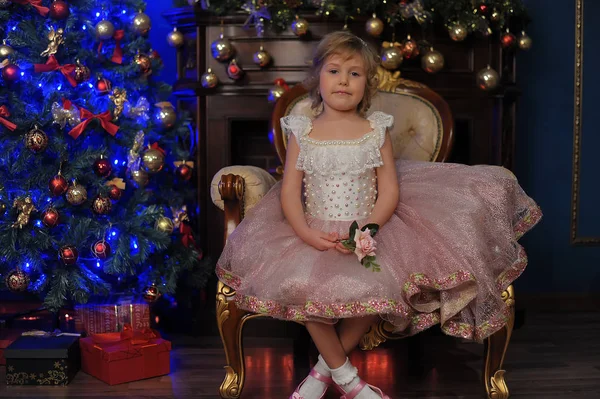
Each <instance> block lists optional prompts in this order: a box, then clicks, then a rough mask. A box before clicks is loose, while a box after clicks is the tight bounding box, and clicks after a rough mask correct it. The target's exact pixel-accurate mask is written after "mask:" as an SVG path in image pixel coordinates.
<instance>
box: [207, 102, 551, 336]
mask: <svg viewBox="0 0 600 399" xmlns="http://www.w3.org/2000/svg"><path fill="white" fill-rule="evenodd" d="M368 119H369V121H370V123H371V127H372V130H371V132H369V133H368V134H366V135H365V136H363V137H362V138H360V139H357V140H336V141H318V140H314V139H312V138H310V137H309V133H310V131H311V129H312V124H311V121H310V119H308V118H306V117H302V116H288V117H285V118H282V120H281V123H282V127H283V129H284V131H286V133H288V134H291V135H290V139H292V138H291V136H292V135H293V136H294V137H295V138H296V139H297V141H298V144H299V147H300V154H299V157H298V162H297V164H296V169H298V170H302V171H304V192H303V199H304V205H305V215H306V220H307V222H308V225H309V226H310V227H312V228H315V229H320V230H322V231H325V232H332V231H335V232H337V233H339V234H344V233H348V230H349V227H350V224H351V223H352V221H354V220H357V221H358V222H359V224H360V222H361V221H364V220H365V219H366V218H367V217H368V215H369V214H370V212H371V209H372V208H373V207H374V206H375V200H376V197H377V190H376V187H377V185H376V182H377V178H376V168H377V167H379V166H381V165H383V161H382V158H381V153H380V151H379V149H380V148H381V146H382V145H383V143H384V140H385V132H386V128H387V127H389V126H391V125H392V124H393V117H392V116H390V115H387V114H384V113H382V112H375V113H373V114H372V115H371V116H370V117H369V118H368ZM396 169H397V173H398V181H399V185H400V200H399V202H398V206H397V207H396V209H395V211H394V214H393V215H392V217H391V218H390V220H389V221H388V222H387V223H386V224H385V225H383V226H381V229H380V230H379V232H378V233H377V235H376V236H375V240H376V241H377V251H376V255H377V261H378V263H379V264H380V266H381V271H380V272H373V271H372V270H371V269H366V268H365V267H364V266H362V265H361V264H360V263H359V261H358V258H357V257H356V255H354V254H342V253H340V252H338V251H336V250H335V249H332V250H328V251H319V250H317V249H315V248H313V247H311V246H309V245H308V244H306V243H304V241H302V240H301V239H300V238H299V237H298V236H297V235H296V234H295V233H294V231H293V229H292V227H291V226H290V225H289V223H288V222H287V220H286V218H285V216H284V215H283V211H282V209H281V201H280V194H281V183H277V184H276V185H275V186H274V187H273V188H272V189H271V190H270V191H269V192H268V193H267V194H266V195H265V197H264V198H263V199H262V200H261V201H260V202H259V203H258V204H257V205H256V206H255V207H254V208H252V209H251V210H250V211H249V212H248V214H247V215H246V216H245V218H244V219H243V221H242V223H241V224H240V225H239V226H238V227H237V228H236V229H235V230H234V232H233V233H232V234H231V236H230V237H229V240H228V241H227V244H226V246H225V249H224V250H223V253H222V255H221V257H220V259H219V261H218V263H217V270H216V272H217V275H218V277H219V279H220V280H221V281H222V282H223V283H225V284H227V285H229V286H230V287H232V288H234V289H235V290H236V295H235V298H234V300H235V301H236V304H237V306H238V307H239V308H241V309H246V310H249V311H252V312H255V313H265V314H268V315H270V316H272V317H275V318H279V319H285V320H296V321H306V320H313V321H320V322H327V323H334V322H336V321H338V320H339V319H341V318H348V317H356V316H364V315H371V314H377V315H379V316H381V318H383V319H385V320H387V321H389V322H390V323H392V324H393V325H394V326H395V331H396V332H397V333H400V334H406V335H412V334H415V333H418V332H420V331H423V330H425V329H427V328H429V327H431V326H433V325H435V324H440V325H441V328H442V331H443V332H444V333H446V334H449V335H452V336H457V337H462V338H466V339H472V340H475V341H481V340H483V339H484V338H486V337H488V336H489V335H491V334H493V333H494V332H495V331H497V330H499V329H500V328H502V327H503V326H504V325H505V323H506V322H507V320H508V316H509V310H510V309H509V308H508V307H507V306H506V304H505V303H504V301H503V300H502V297H501V294H502V291H503V290H504V289H505V288H506V287H508V286H509V285H510V284H511V283H512V282H513V281H514V280H515V279H516V278H517V277H519V275H521V273H522V272H523V270H524V269H525V266H526V264H527V256H526V254H525V251H524V250H523V248H522V247H521V245H519V244H518V243H517V240H518V239H519V238H520V237H521V236H522V235H523V234H524V233H525V232H526V231H528V230H529V229H531V228H532V227H533V226H534V225H535V224H536V223H537V222H538V221H539V219H540V218H541V216H542V214H541V211H540V209H539V208H538V206H537V205H536V204H535V202H534V201H533V200H532V199H531V198H529V197H528V196H527V195H526V194H525V193H524V191H523V190H522V188H521V187H520V186H519V184H518V182H517V180H516V178H515V176H514V175H513V174H512V173H511V172H510V171H508V170H506V169H504V168H502V167H498V166H488V165H485V166H466V165H459V164H449V163H433V162H415V161H397V162H396Z"/></svg>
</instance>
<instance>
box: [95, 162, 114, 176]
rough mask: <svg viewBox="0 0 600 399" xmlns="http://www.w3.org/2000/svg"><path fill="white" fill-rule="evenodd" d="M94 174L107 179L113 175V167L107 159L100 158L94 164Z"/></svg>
mask: <svg viewBox="0 0 600 399" xmlns="http://www.w3.org/2000/svg"><path fill="white" fill-rule="evenodd" d="M94 172H96V174H97V175H98V176H102V177H107V176H109V175H110V174H111V173H112V166H111V165H110V162H109V160H108V159H106V158H99V159H97V160H96V162H94Z"/></svg>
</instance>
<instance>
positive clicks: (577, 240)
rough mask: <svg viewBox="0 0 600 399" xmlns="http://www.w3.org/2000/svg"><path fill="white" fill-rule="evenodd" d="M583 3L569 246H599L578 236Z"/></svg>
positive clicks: (579, 7)
mask: <svg viewBox="0 0 600 399" xmlns="http://www.w3.org/2000/svg"><path fill="white" fill-rule="evenodd" d="M583 1H584V0H575V82H574V92H575V96H574V100H573V106H574V112H573V178H572V186H571V244H573V245H600V237H582V236H579V235H578V231H577V230H578V229H577V222H578V220H579V198H580V196H579V189H580V172H581V116H582V115H581V109H582V101H583V97H582V94H583V85H582V76H583Z"/></svg>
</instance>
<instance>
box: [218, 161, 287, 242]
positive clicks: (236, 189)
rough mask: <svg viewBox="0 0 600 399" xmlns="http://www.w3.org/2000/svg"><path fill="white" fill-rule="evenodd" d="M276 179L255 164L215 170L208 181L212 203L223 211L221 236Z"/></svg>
mask: <svg viewBox="0 0 600 399" xmlns="http://www.w3.org/2000/svg"><path fill="white" fill-rule="evenodd" d="M276 182H277V180H275V178H274V177H273V176H271V175H270V174H269V172H267V171H266V170H264V169H261V168H257V167H256V166H227V167H225V168H222V169H221V170H219V171H218V172H217V173H216V174H215V175H214V177H213V179H212V182H211V185H210V196H211V198H212V201H213V203H214V204H215V205H216V206H217V207H219V209H221V210H223V211H224V212H225V240H227V237H229V234H231V232H232V231H233V229H235V228H236V227H237V225H238V224H239V223H240V222H241V220H242V218H243V217H244V214H245V213H246V212H248V211H249V210H250V209H251V208H252V207H253V206H254V205H256V204H257V203H258V201H260V199H261V198H262V197H264V195H265V194H266V193H267V192H268V191H269V190H270V189H271V187H273V185H274V184H275V183H276Z"/></svg>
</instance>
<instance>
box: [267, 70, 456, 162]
mask: <svg viewBox="0 0 600 399" xmlns="http://www.w3.org/2000/svg"><path fill="white" fill-rule="evenodd" d="M399 75H400V72H395V73H391V72H390V71H387V70H385V69H383V68H381V67H380V68H379V70H378V76H379V90H378V93H377V95H376V96H375V97H374V98H373V102H372V104H371V108H370V109H369V112H368V114H370V113H372V112H374V111H383V112H385V113H388V114H390V115H393V116H394V126H393V128H392V129H391V131H390V136H391V138H392V146H393V149H394V157H395V158H396V159H412V160H421V161H436V162H444V161H446V160H447V159H448V156H449V155H450V151H451V149H452V144H453V142H454V135H453V126H454V120H453V118H452V112H451V111H450V107H449V106H448V103H446V101H445V100H444V99H443V98H442V97H440V96H439V95H438V94H437V93H436V92H434V91H433V90H431V89H429V88H428V87H427V86H425V85H423V84H421V83H418V82H414V81H411V80H406V79H401V78H399ZM310 105H311V101H310V98H309V97H308V92H307V90H306V88H305V87H304V86H302V84H298V85H296V86H294V87H293V88H292V89H291V90H289V91H287V92H286V93H285V94H284V95H283V96H281V98H279V100H278V101H277V104H276V106H275V109H274V111H273V114H272V120H271V126H272V129H273V135H274V141H275V148H276V149H277V154H278V155H279V158H280V159H281V162H282V164H284V165H285V151H286V148H287V139H288V138H287V136H286V135H285V134H284V132H283V131H282V129H281V126H280V123H279V119H280V118H281V117H283V116H286V115H306V116H308V117H311V118H312V117H313V113H312V110H311V108H310Z"/></svg>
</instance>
